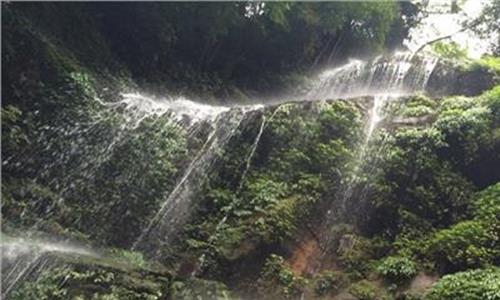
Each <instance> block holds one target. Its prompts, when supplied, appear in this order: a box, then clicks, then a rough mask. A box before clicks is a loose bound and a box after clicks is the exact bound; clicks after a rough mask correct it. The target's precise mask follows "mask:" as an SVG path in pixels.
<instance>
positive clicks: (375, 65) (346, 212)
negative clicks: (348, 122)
mask: <svg viewBox="0 0 500 300" xmlns="http://www.w3.org/2000/svg"><path fill="white" fill-rule="evenodd" d="M436 63H437V59H436V58H435V57H420V56H419V57H414V56H413V55H412V54H411V53H396V54H395V56H394V57H393V58H392V59H389V60H382V59H381V58H380V57H379V58H375V59H374V60H373V61H372V62H371V63H366V62H360V61H352V62H350V63H349V64H347V65H345V66H343V67H341V68H339V69H336V70H332V71H326V72H325V73H323V74H322V75H321V76H320V81H319V84H318V85H317V86H316V87H315V89H313V90H312V91H311V92H310V94H312V95H315V96H317V95H322V96H323V97H325V96H326V95H328V96H333V95H339V96H347V97H351V96H353V95H358V96H359V95H369V96H371V99H372V106H371V108H370V110H369V112H368V118H367V121H366V126H365V139H364V140H363V141H362V142H361V143H360V145H359V147H358V149H357V150H356V152H357V154H356V155H355V157H354V159H353V162H352V170H351V173H350V174H349V175H348V176H347V178H346V180H344V182H343V183H342V185H341V186H340V188H339V191H338V192H337V193H336V196H335V200H334V201H333V202H332V203H331V204H330V207H329V209H328V210H327V216H326V218H325V219H324V221H323V222H322V224H321V226H320V232H321V234H320V239H319V243H320V244H321V245H320V248H321V249H329V248H330V246H331V243H332V242H333V240H332V237H331V235H330V234H329V232H328V231H329V228H331V226H332V225H334V224H336V223H339V222H350V221H352V220H351V218H352V210H351V209H353V207H352V206H350V205H355V207H356V209H358V210H359V209H362V201H363V198H364V197H365V193H366V187H365V186H361V187H360V189H359V190H356V188H358V186H357V185H358V183H359V179H360V177H361V175H369V174H367V172H368V173H369V172H372V170H374V168H376V166H375V165H373V163H372V165H370V166H368V168H364V167H365V163H366V161H367V159H368V158H370V157H371V156H372V155H373V154H376V153H370V151H369V149H368V148H369V145H370V142H371V139H372V137H373V134H374V132H375V130H376V129H377V127H378V126H379V124H380V122H381V121H382V120H383V119H384V118H385V117H386V115H385V108H386V106H387V105H388V104H389V103H390V102H391V101H393V100H395V99H398V98H399V97H401V96H403V95H409V94H411V93H415V92H425V88H426V86H427V82H428V80H429V77H430V75H431V74H432V72H433V70H434V67H435V66H436ZM376 150H377V151H382V149H376ZM355 198H356V199H355ZM354 200H355V201H354ZM353 201H354V202H353ZM351 202H353V203H351ZM326 255H327V253H326V251H323V253H322V255H321V257H319V260H320V261H321V260H323V259H325V257H326Z"/></svg>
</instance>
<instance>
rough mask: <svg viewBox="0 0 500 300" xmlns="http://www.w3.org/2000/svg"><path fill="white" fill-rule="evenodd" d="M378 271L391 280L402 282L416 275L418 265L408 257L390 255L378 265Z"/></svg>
mask: <svg viewBox="0 0 500 300" xmlns="http://www.w3.org/2000/svg"><path fill="white" fill-rule="evenodd" d="M377 272H378V273H379V274H380V275H382V276H383V277H384V278H385V279H387V280H389V281H391V282H395V283H400V282H404V281H406V280H408V279H410V278H412V277H413V276H415V275H416V274H417V267H416V265H415V263H414V262H413V261H412V260H411V259H409V258H407V257H402V256H399V257H398V256H389V257H386V258H385V259H384V260H382V262H381V263H380V264H379V266H378V267H377Z"/></svg>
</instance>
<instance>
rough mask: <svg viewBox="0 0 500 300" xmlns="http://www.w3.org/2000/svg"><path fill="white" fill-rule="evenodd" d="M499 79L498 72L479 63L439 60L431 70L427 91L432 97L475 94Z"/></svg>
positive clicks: (488, 87)
mask: <svg viewBox="0 0 500 300" xmlns="http://www.w3.org/2000/svg"><path fill="white" fill-rule="evenodd" d="M499 81H500V74H498V72H496V71H494V70H492V69H490V68H487V67H484V66H479V65H470V66H464V65H458V64H456V63H454V64H452V63H450V62H446V61H441V62H439V63H438V64H437V66H436V67H435V69H434V71H433V72H432V74H431V76H430V79H429V83H428V85H427V92H428V94H429V95H430V96H432V97H442V96H448V95H464V96H477V95H479V94H481V93H482V92H484V91H486V90H488V89H491V88H492V87H493V86H494V85H495V84H497V83H498V82H499Z"/></svg>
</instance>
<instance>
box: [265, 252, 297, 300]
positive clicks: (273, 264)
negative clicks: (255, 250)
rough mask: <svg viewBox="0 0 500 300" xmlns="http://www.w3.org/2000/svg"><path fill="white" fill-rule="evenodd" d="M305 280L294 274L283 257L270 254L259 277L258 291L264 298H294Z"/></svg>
mask: <svg viewBox="0 0 500 300" xmlns="http://www.w3.org/2000/svg"><path fill="white" fill-rule="evenodd" d="M306 284H307V281H306V280H305V279H304V278H302V277H300V276H295V275H294V274H293V272H292V271H291V270H290V269H289V268H288V267H287V265H286V264H285V260H284V259H283V257H281V256H279V255H275V254H271V256H269V258H268V259H267V260H266V263H265V265H264V268H263V269H262V273H261V276H260V279H259V284H258V285H259V290H260V291H259V292H260V294H261V296H262V297H264V298H265V299H282V298H285V299H290V298H292V299H294V298H295V297H297V296H298V295H300V294H301V293H302V291H303V289H304V287H305V285H306Z"/></svg>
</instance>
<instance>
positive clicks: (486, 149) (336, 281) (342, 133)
mask: <svg viewBox="0 0 500 300" xmlns="http://www.w3.org/2000/svg"><path fill="white" fill-rule="evenodd" d="M496 12H498V5H496V4H495V5H492V6H491V11H489V12H486V13H485V14H484V15H482V16H481V18H485V19H486V20H488V22H494V21H495V20H496V19H495V18H494V14H495V13H496ZM417 13H418V11H417V10H416V6H414V5H413V4H411V3H409V2H398V3H397V2H321V3H313V2H265V3H264V2H234V3H233V2H227V3H153V2H149V3H140V4H139V3H99V4H97V3H72V4H69V3H37V4H34V3H2V19H3V20H2V63H3V67H4V69H5V70H7V72H3V73H4V74H2V75H3V77H2V86H3V89H2V110H1V115H2V218H3V220H2V231H3V232H7V233H10V234H12V235H19V234H23V232H28V231H29V232H30V234H40V235H41V236H57V237H58V238H60V239H66V238H67V239H71V240H79V241H83V242H84V244H86V245H92V246H95V247H96V248H98V249H101V250H99V251H98V252H100V253H98V254H96V255H94V256H90V257H79V256H78V255H62V254H60V253H57V251H56V250H55V251H52V252H53V253H52V252H51V251H50V250H49V251H47V252H51V253H44V255H46V254H47V256H48V257H49V258H50V259H47V260H45V256H43V257H42V258H43V259H42V260H41V261H42V262H43V263H41V264H40V265H43V266H46V267H47V268H46V269H44V270H45V271H44V272H42V273H41V274H40V276H39V277H38V280H32V279H33V278H26V280H25V281H24V282H22V284H20V285H19V286H16V288H15V289H14V290H13V291H12V293H11V294H9V297H10V298H12V299H16V300H18V299H19V300H20V299H102V300H105V299H107V300H109V299H130V300H132V299H148V300H153V299H238V298H242V299H273V300H274V299H315V298H319V299H328V298H331V297H337V296H338V297H345V298H347V299H351V298H353V297H354V298H355V299H361V300H363V299H367V300H369V299H430V300H434V299H450V300H451V299H454V300H462V299H463V300H466V299H467V300H468V299H500V295H499V294H498V290H499V288H500V287H498V282H499V281H500V278H499V270H498V266H499V265H500V172H499V170H500V86H498V81H499V78H500V68H499V65H500V64H499V60H498V57H496V56H484V57H483V58H481V59H479V60H471V59H468V58H466V53H465V52H464V51H463V50H462V49H460V48H459V47H458V46H457V45H454V44H446V43H436V44H435V45H434V47H433V48H434V51H435V52H436V53H437V54H438V55H439V56H440V57H441V58H443V61H444V63H442V64H450V65H451V63H450V62H449V60H448V59H455V60H456V59H459V60H460V61H459V62H457V63H456V65H455V64H454V65H453V67H450V68H442V69H440V70H438V71H442V72H444V73H446V72H448V71H449V72H450V73H453V74H452V75H453V76H455V77H447V76H444V75H443V76H442V78H441V80H443V81H447V80H448V81H449V78H455V79H457V80H456V82H455V83H449V85H454V86H453V87H452V88H448V83H447V86H445V87H443V89H436V91H438V90H439V91H445V94H452V95H454V96H444V97H433V96H429V95H412V96H402V97H398V98H395V99H393V100H392V101H390V102H389V103H387V107H384V109H383V110H384V114H385V118H383V120H382V121H381V122H380V123H379V124H378V128H376V130H375V131H374V132H373V135H371V136H370V138H367V136H366V128H364V127H365V126H366V121H367V120H368V118H369V117H370V112H369V110H370V109H371V108H370V107H371V106H372V105H373V98H372V97H360V98H356V99H347V100H339V99H317V101H309V102H300V101H296V102H290V103H285V102H284V101H283V102H279V103H280V104H269V105H263V106H262V107H258V108H256V109H255V110H253V111H245V113H243V112H241V111H240V113H241V114H242V115H243V114H244V118H243V119H242V121H241V123H238V124H239V125H238V126H236V127H235V128H234V132H232V133H233V134H232V136H231V138H230V139H229V140H228V141H227V143H225V144H224V145H223V147H222V146H221V147H220V148H217V149H215V150H214V156H213V158H211V160H213V161H214V163H213V165H214V166H215V167H213V168H211V169H210V170H209V171H210V172H207V173H208V174H202V176H200V179H199V181H197V182H196V184H197V186H196V189H194V188H193V190H192V195H193V197H192V198H193V200H192V201H190V202H188V203H189V215H188V214H186V215H188V216H187V217H186V220H185V222H184V223H182V222H179V223H178V224H180V225H181V226H179V228H174V229H178V231H179V232H176V236H175V238H173V239H170V240H169V242H168V244H165V243H163V244H162V242H163V241H162V240H160V241H158V243H159V246H160V247H159V249H155V250H158V251H155V253H154V255H150V253H146V251H145V253H140V252H134V251H130V249H131V248H132V245H133V244H134V241H136V239H137V237H138V236H139V235H140V234H141V233H142V232H143V231H142V230H143V229H145V228H146V227H147V226H148V224H150V221H151V220H152V219H153V217H154V216H155V214H156V212H158V210H159V207H161V206H162V204H164V201H165V199H167V198H168V195H170V192H172V190H173V189H174V187H175V186H177V184H178V183H179V182H181V181H182V178H184V177H183V174H184V172H185V171H186V170H189V163H190V162H191V161H192V160H193V157H197V153H202V152H201V151H202V150H203V149H204V147H205V141H206V140H207V139H208V138H209V137H211V135H210V130H213V129H214V128H213V127H212V126H216V125H221V124H222V123H217V124H215V122H209V121H206V122H200V123H197V124H196V125H195V126H182V124H183V123H182V122H183V121H184V122H185V121H186V120H183V121H179V122H172V120H171V119H170V118H169V117H167V116H159V115H157V114H154V113H153V114H149V115H148V114H140V113H138V112H137V111H135V110H132V111H130V110H127V107H125V106H123V105H122V106H120V105H118V104H117V102H116V100H117V99H118V98H119V96H118V94H119V92H123V91H128V89H135V88H136V87H137V86H140V87H141V88H144V89H148V90H149V91H151V90H154V89H155V88H157V87H161V88H162V89H167V90H171V91H176V92H183V91H186V90H189V91H190V92H192V93H195V94H197V95H198V96H200V95H201V96H202V97H206V98H211V97H213V96H214V95H215V96H217V97H218V100H221V99H222V98H227V99H232V97H235V98H239V97H243V95H242V94H241V93H240V92H241V91H239V90H242V91H244V92H246V93H248V92H252V91H258V92H259V93H260V94H264V93H266V92H270V91H274V90H276V89H277V88H280V87H284V86H285V85H289V86H297V85H298V82H299V81H300V76H297V74H299V75H304V74H305V73H306V72H307V71H309V70H310V69H311V68H312V69H314V68H316V67H319V66H325V65H329V64H333V63H337V62H340V61H341V60H343V59H345V58H347V56H362V55H368V54H370V55H372V54H375V53H379V52H381V51H383V50H387V49H391V48H392V47H394V46H396V45H399V44H400V41H401V39H403V38H404V37H405V36H406V31H407V30H408V26H410V25H411V24H412V22H414V21H415V18H416V16H417ZM403 16H404V18H403ZM477 30H480V28H478V29H477ZM446 66H447V67H449V66H448V65H446ZM438 68H439V67H438ZM436 74H437V75H434V76H436V78H437V77H439V75H440V74H441V75H442V73H439V72H436ZM471 78H473V79H474V80H472V81H469V79H471ZM438 79H439V78H438ZM431 84H435V85H440V84H441V85H442V84H443V82H441V81H439V80H436V81H435V82H433V83H431ZM495 84H496V85H497V86H496V87H495V86H493V85H495ZM457 86H458V87H457ZM485 89H488V90H487V91H484V90H485ZM449 91H451V92H449ZM483 91H484V92H483ZM481 92H482V93H481ZM431 94H432V93H431ZM435 94H438V95H439V94H440V93H438V92H436V93H435ZM455 94H456V95H455ZM462 94H463V95H462ZM227 99H226V100H227ZM281 100H283V99H281ZM224 118H226V115H223V117H221V119H222V120H225V119H224ZM228 118H229V117H228ZM214 124H215V125H214ZM184 125H185V124H184ZM213 132H216V131H213ZM217 138H219V136H217V135H214V138H213V139H214V140H217ZM209 140H210V139H209ZM198 183H199V184H198ZM188 188H190V187H188ZM177 200H178V199H175V201H177ZM180 200H185V199H180ZM177 217H179V219H180V217H184V216H175V218H177ZM174 221H175V220H174ZM171 224H172V223H170V225H171ZM176 225H177V224H176ZM33 232H36V233H33ZM114 247H119V248H114ZM125 249H128V250H125ZM52 250H54V249H52ZM101 252H102V253H101ZM21 254H22V253H21ZM52 262H55V263H54V264H52ZM167 269H168V271H167ZM27 273H29V272H27ZM429 282H430V283H429ZM432 284H433V286H432V287H430V286H431V285H432Z"/></svg>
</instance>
